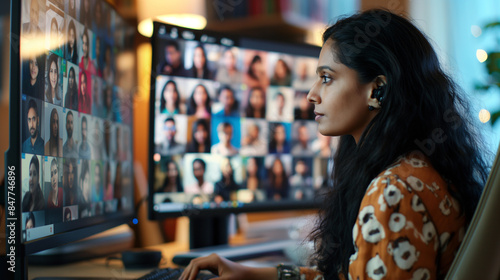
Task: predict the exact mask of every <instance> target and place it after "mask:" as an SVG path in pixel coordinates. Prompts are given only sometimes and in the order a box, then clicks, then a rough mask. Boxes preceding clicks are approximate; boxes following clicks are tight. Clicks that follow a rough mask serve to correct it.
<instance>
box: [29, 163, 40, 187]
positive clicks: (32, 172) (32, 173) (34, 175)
mask: <svg viewBox="0 0 500 280" xmlns="http://www.w3.org/2000/svg"><path fill="white" fill-rule="evenodd" d="M38 175H39V170H38V168H37V167H36V165H35V164H34V163H31V164H30V167H29V186H30V192H32V193H33V192H35V189H36V188H37V187H38V184H39V182H40V181H39V177H38Z"/></svg>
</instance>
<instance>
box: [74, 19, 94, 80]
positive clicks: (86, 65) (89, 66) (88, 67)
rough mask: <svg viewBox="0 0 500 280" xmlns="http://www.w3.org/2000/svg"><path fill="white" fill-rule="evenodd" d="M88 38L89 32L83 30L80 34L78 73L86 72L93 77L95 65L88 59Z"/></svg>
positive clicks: (89, 44)
mask: <svg viewBox="0 0 500 280" xmlns="http://www.w3.org/2000/svg"><path fill="white" fill-rule="evenodd" d="M90 46H91V43H90V37H89V30H88V29H87V28H85V29H84V30H83V34H82V59H81V60H80V64H79V65H78V67H80V72H84V71H86V72H88V73H89V74H92V75H94V74H95V73H96V70H95V65H94V62H93V61H92V59H91V58H90Z"/></svg>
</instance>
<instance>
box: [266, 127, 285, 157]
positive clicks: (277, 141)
mask: <svg viewBox="0 0 500 280" xmlns="http://www.w3.org/2000/svg"><path fill="white" fill-rule="evenodd" d="M271 131H272V138H271V141H269V153H271V154H283V153H290V143H289V142H288V141H287V140H286V129H285V126H284V125H283V124H281V123H276V124H274V127H271Z"/></svg>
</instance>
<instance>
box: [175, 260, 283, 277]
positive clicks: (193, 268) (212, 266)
mask: <svg viewBox="0 0 500 280" xmlns="http://www.w3.org/2000/svg"><path fill="white" fill-rule="evenodd" d="M203 269H206V270H209V271H210V272H212V273H213V274H215V275H218V276H219V277H218V278H216V279H220V280H223V279H226V280H230V279H237V280H244V279H259V280H266V279H269V280H271V279H273V280H274V279H276V277H277V274H276V273H277V272H276V268H274V267H270V268H251V267H247V266H244V265H241V264H239V263H235V262H232V261H230V260H228V259H225V258H223V257H220V256H219V255H217V254H211V255H209V256H206V257H200V258H196V259H194V260H192V261H191V262H190V263H189V265H188V266H187V267H186V268H185V269H184V272H183V273H182V275H181V277H180V278H179V280H195V279H196V275H198V272H199V271H200V270H203Z"/></svg>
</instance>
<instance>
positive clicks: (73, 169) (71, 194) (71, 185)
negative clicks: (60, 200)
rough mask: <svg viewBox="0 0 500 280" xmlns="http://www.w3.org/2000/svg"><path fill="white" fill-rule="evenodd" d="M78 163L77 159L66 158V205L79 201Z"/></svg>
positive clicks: (64, 184)
mask: <svg viewBox="0 0 500 280" xmlns="http://www.w3.org/2000/svg"><path fill="white" fill-rule="evenodd" d="M77 180H78V165H77V163H76V159H74V158H69V159H68V158H65V159H64V163H63V191H64V205H65V206H70V205H76V204H77V203H78V183H77Z"/></svg>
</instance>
